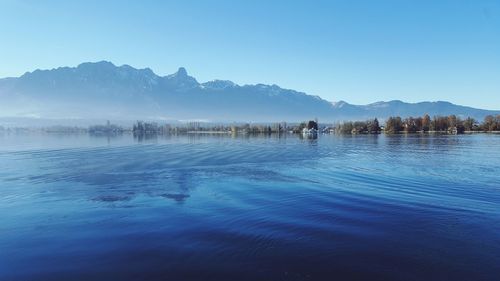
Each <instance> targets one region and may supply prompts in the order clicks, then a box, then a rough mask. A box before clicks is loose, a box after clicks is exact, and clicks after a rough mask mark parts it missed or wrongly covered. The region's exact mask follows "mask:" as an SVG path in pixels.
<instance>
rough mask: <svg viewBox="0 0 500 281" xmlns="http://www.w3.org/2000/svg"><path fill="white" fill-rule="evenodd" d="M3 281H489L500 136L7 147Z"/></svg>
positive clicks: (1, 175)
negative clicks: (344, 280) (357, 280)
mask: <svg viewBox="0 0 500 281" xmlns="http://www.w3.org/2000/svg"><path fill="white" fill-rule="evenodd" d="M0 144H1V147H0V166H1V167H2V169H0V213H1V214H2V223H1V224H0V280H332V279H341V280H343V279H364V280H366V279H369V280H377V279H378V280H422V279H424V280H444V279H448V280H494V279H495V278H496V277H497V276H499V274H500V270H499V268H498V264H500V237H499V236H498V233H500V211H499V208H498V206H499V203H500V186H499V184H498V183H499V182H500V174H499V173H498V167H500V136H498V135H462V136H449V135H431V136H429V135H394V136H385V135H367V136H324V135H320V136H319V137H318V138H317V139H309V138H303V137H301V136H300V135H288V134H284V135H256V136H252V135H243V136H242V135H231V134H213V135H210V134H189V135H179V136H175V135H150V136H148V137H146V136H143V137H139V136H135V137H134V136H133V135H131V134H120V135H113V136H97V135H93V136H90V135H54V134H45V135H40V134H21V135H14V134H3V135H0Z"/></svg>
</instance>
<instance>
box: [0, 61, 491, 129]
mask: <svg viewBox="0 0 500 281" xmlns="http://www.w3.org/2000/svg"><path fill="white" fill-rule="evenodd" d="M425 113H428V114H430V115H448V114H456V115H461V116H472V117H475V118H477V119H482V118H484V116H486V115H488V114H500V112H499V111H488V110H481V109H475V108H470V107H464V106H458V105H454V104H451V103H448V102H422V103H414V104H410V103H404V102H401V101H390V102H377V103H373V104H368V105H352V104H349V103H347V102H344V101H340V102H336V103H332V102H329V101H326V100H324V99H321V98H320V97H317V96H312V95H307V94H305V93H302V92H297V91H294V90H289V89H283V88H280V87H279V86H277V85H263V84H257V85H237V84H235V83H233V82H231V81H227V80H214V81H209V82H205V83H199V82H198V81H197V80H196V79H195V78H194V77H191V76H189V75H188V72H187V71H186V69H184V68H182V67H181V68H179V70H178V71H177V72H176V73H174V74H171V75H167V76H158V75H156V74H155V73H154V72H153V71H152V70H151V69H149V68H145V69H136V68H133V67H131V66H128V65H123V66H115V65H114V64H112V63H110V62H106V61H102V62H96V63H82V64H80V65H78V66H77V67H61V68H57V69H52V70H35V71H33V72H27V73H26V74H24V75H22V76H21V77H19V78H4V79H0V117H7V116H9V117H37V118H53V119H57V118H77V119H89V118H92V119H98V118H101V119H103V118H107V119H121V120H135V119H170V120H173V119H175V120H180V119H203V120H213V121H252V122H261V121H282V120H286V121H301V120H306V119H311V118H315V117H317V118H319V119H320V120H323V121H340V120H347V119H349V120H359V119H367V118H373V117H378V118H381V119H384V118H386V117H388V116H392V115H399V116H403V117H404V116H417V115H423V114H425Z"/></svg>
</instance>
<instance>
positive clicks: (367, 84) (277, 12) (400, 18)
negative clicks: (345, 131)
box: [0, 0, 500, 109]
mask: <svg viewBox="0 0 500 281" xmlns="http://www.w3.org/2000/svg"><path fill="white" fill-rule="evenodd" d="M0 36H1V37H0V38H1V41H0V77H6V76H19V75H22V74H23V73H24V72H26V71H31V70H34V69H37V68H41V69H47V68H54V67H58V66H76V65H78V64H79V63H81V62H85V61H99V60H109V61H112V62H113V63H115V64H118V65H121V64H129V65H132V66H134V67H141V68H142V67H150V68H152V69H153V70H154V71H155V72H156V73H157V74H160V75H166V74H170V73H173V72H175V71H176V70H177V68H178V67H180V66H184V67H186V68H187V70H188V72H189V73H190V74H191V75H193V76H195V77H196V78H197V79H198V81H202V82H204V81H208V80H212V79H229V80H233V81H234V82H236V83H239V84H254V83H266V84H278V85H280V86H282V87H284V88H292V89H296V90H300V91H304V92H306V93H308V94H313V95H319V96H321V97H322V98H325V99H327V100H330V101H338V100H345V101H348V102H351V103H357V104H366V103H370V102H375V101H379V100H392V99H400V100H404V101H408V102H417V101H424V100H431V101H434V100H447V101H451V102H454V103H458V104H463V105H470V106H475V107H481V108H489V109H500V1H499V0H497V1H491V0H490V1H480V0H476V1H472V0H471V1H466V0H454V1H444V0H443V1H426V0H415V1H409V0H394V1H383V0H381V1H368V0H367V1H356V0H354V1H347V0H346V1H305V0H304V1H290V0H289V1H284V0H283V1H281V0H275V1H269V0H268V1H262V0H252V1H229V0H228V1H226V0H219V1H209V0H203V1H202V0H200V1H181V0H179V1H147V0H146V1H95V0H85V1H48V0H45V1H35V0H32V1H15V0H0Z"/></svg>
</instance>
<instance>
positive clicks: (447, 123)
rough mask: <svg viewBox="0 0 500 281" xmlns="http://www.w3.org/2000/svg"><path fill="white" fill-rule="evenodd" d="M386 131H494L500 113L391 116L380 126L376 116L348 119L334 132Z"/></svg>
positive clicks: (361, 132) (499, 124)
mask: <svg viewBox="0 0 500 281" xmlns="http://www.w3.org/2000/svg"><path fill="white" fill-rule="evenodd" d="M382 131H384V132H386V133H417V132H446V133H455V134H461V133H464V132H494V131H500V115H497V116H493V115H488V116H486V117H485V118H484V120H483V121H482V122H478V121H477V120H475V119H474V118H471V117H467V118H465V119H462V118H460V117H458V116H456V115H449V116H434V117H432V118H431V117H430V116H429V115H428V114H426V115H424V116H423V117H408V118H404V119H403V118H401V117H399V116H393V117H389V118H387V120H386V122H385V125H384V126H383V127H381V126H380V125H379V122H378V120H377V118H375V119H373V120H368V121H356V122H352V121H348V122H344V123H342V124H339V125H337V126H336V128H335V132H337V133H342V134H377V133H380V132H382Z"/></svg>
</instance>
